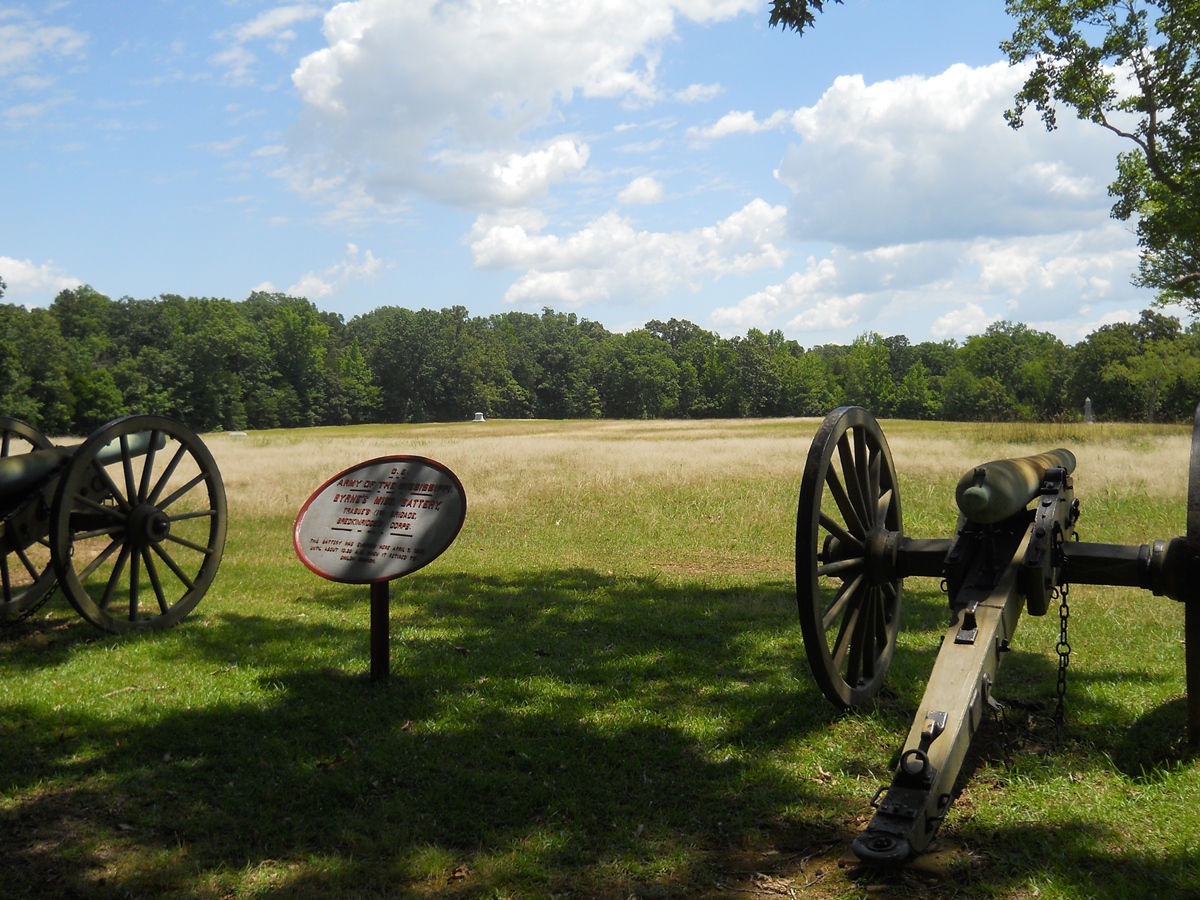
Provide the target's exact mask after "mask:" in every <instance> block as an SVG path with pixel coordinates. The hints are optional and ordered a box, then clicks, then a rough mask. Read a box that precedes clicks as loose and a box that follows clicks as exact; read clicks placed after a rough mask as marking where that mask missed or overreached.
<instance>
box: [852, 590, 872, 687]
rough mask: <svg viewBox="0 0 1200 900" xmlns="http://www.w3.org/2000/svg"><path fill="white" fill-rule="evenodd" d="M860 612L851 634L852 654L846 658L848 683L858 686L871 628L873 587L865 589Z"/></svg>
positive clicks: (860, 603) (861, 676) (862, 672)
mask: <svg viewBox="0 0 1200 900" xmlns="http://www.w3.org/2000/svg"><path fill="white" fill-rule="evenodd" d="M858 608H859V614H858V617H857V619H856V621H855V623H854V631H853V633H852V634H851V635H850V655H849V658H848V659H847V660H846V683H847V684H849V685H850V686H851V687H856V686H857V685H858V684H859V682H860V681H862V679H863V675H864V669H863V655H864V654H863V651H864V649H865V648H864V644H866V642H867V635H868V634H869V633H870V630H871V627H870V626H871V622H870V619H871V589H870V587H868V588H867V589H866V590H865V591H863V597H862V600H861V601H860V602H859V605H858Z"/></svg>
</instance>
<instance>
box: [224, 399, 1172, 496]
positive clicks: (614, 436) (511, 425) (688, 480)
mask: <svg viewBox="0 0 1200 900" xmlns="http://www.w3.org/2000/svg"><path fill="white" fill-rule="evenodd" d="M819 424H820V423H819V421H818V420H816V419H770V420H704V421H655V422H624V421H623V422H590V421H571V422H544V421H531V422H530V421H492V422H487V423H483V424H476V423H465V424H450V425H417V426H413V425H409V426H403V425H392V426H384V425H381V426H369V427H358V428H343V429H336V428H327V429H310V430H300V431H280V432H270V431H268V432H255V433H252V434H251V435H249V436H247V437H230V436H229V435H222V434H218V435H210V436H208V438H207V441H208V446H209V449H210V450H211V451H212V452H213V454H214V456H215V457H216V460H217V464H218V465H219V467H220V469H221V473H222V476H223V477H224V480H225V488H226V492H227V494H228V496H229V503H230V509H231V511H232V513H233V514H236V515H240V516H247V517H252V518H257V517H267V518H275V517H279V516H284V517H288V516H294V515H295V514H296V512H297V510H298V509H299V507H300V505H301V504H302V503H303V502H304V500H305V499H307V497H308V496H309V495H310V494H311V493H312V492H313V491H314V490H315V489H316V488H317V487H318V486H319V485H321V484H322V483H323V482H324V481H325V480H326V479H328V478H330V477H331V476H332V475H334V474H335V473H336V472H338V471H340V470H342V469H344V468H347V467H349V466H351V465H353V464H355V463H357V462H361V461H362V460H366V459H371V458H374V457H377V456H387V455H394V454H415V455H420V456H429V457H432V458H434V459H436V460H438V461H439V462H442V463H444V464H446V465H448V466H450V468H451V469H453V470H454V471H455V473H456V474H457V475H458V476H459V478H460V479H461V480H462V481H463V484H464V486H465V487H466V490H467V496H468V501H469V503H470V504H471V508H472V510H473V511H483V510H489V511H492V510H495V511H501V510H505V509H511V508H514V507H517V506H520V505H521V504H522V503H523V502H525V501H526V500H528V499H529V498H531V497H550V496H563V495H564V493H565V494H566V495H568V496H571V495H579V494H587V493H591V492H593V491H602V492H603V491H622V490H627V489H628V488H629V486H630V485H633V484H635V483H636V484H638V485H640V486H642V488H644V486H645V485H648V484H652V485H655V486H656V487H658V488H669V487H672V486H678V487H686V488H689V489H693V490H695V489H701V490H703V488H704V487H705V486H711V487H712V489H713V490H714V491H716V492H719V491H720V486H721V483H722V479H723V478H724V477H725V476H726V475H727V474H728V473H730V472H738V473H739V475H740V474H741V473H744V472H746V471H747V470H753V471H754V472H755V480H757V481H763V482H767V483H772V484H777V485H787V486H788V487H789V490H791V489H792V488H794V487H798V485H799V480H800V477H801V474H802V472H803V468H804V460H805V457H806V454H807V452H808V447H809V443H810V441H811V439H812V435H813V434H814V432H815V431H816V429H817V426H818V425H819ZM882 427H883V430H884V434H885V435H886V437H887V438H888V442H889V444H890V446H891V449H892V455H893V458H894V460H895V465H896V469H897V472H898V473H899V474H900V476H901V478H902V479H903V480H904V481H911V482H913V483H914V484H917V483H919V484H921V485H929V486H930V488H929V490H930V491H931V492H933V491H936V490H940V489H942V488H943V487H944V486H945V485H946V484H953V483H955V482H957V480H958V478H959V477H960V476H961V475H962V473H963V472H965V471H966V470H967V469H969V468H970V467H972V466H974V465H977V464H978V463H981V462H986V461H987V460H991V459H997V458H1001V457H1006V456H1023V455H1027V454H1031V453H1038V452H1041V451H1043V450H1047V449H1051V448H1052V447H1056V446H1068V447H1070V449H1072V451H1073V452H1074V453H1075V455H1076V458H1077V459H1078V466H1077V468H1076V473H1075V484H1076V493H1077V495H1079V496H1085V497H1086V496H1088V495H1089V494H1097V493H1100V492H1105V491H1109V490H1114V489H1119V490H1121V491H1122V492H1124V493H1130V492H1132V493H1136V494H1139V495H1145V496H1147V497H1151V498H1171V499H1177V498H1180V497H1182V496H1184V495H1185V494H1186V491H1187V465H1188V453H1189V447H1190V434H1189V433H1188V430H1187V429H1185V428H1182V427H1181V428H1178V429H1176V430H1175V433H1173V434H1172V433H1167V434H1162V433H1150V434H1147V433H1146V432H1145V431H1144V430H1139V429H1137V428H1136V427H1128V426H1125V427H1117V426H1097V427H1098V428H1101V429H1103V430H1104V431H1105V433H1104V434H1103V435H1099V433H1098V432H1097V433H1096V434H1097V435H1098V437H1099V438H1100V439H1099V440H1089V441H1087V442H1084V443H1078V442H1072V441H1069V440H1064V439H1065V438H1069V437H1071V435H1066V434H1060V433H1056V431H1061V428H1059V427H1058V426H1044V427H1043V428H1042V429H1041V430H1042V431H1043V432H1045V434H1044V437H1043V438H1042V439H1041V440H1038V439H1037V437H1036V435H1037V428H1036V426H1023V427H1022V431H1023V432H1025V433H1030V432H1033V433H1034V434H1035V438H1034V439H1033V440H1023V441H1016V440H1011V439H1006V438H1007V436H1006V435H1005V434H1004V433H1003V432H999V431H997V432H994V433H989V431H988V430H987V428H985V427H982V426H970V425H960V424H956V423H936V422H933V423H912V422H895V423H893V422H884V423H883V425H882ZM993 435H994V438H995V439H991V438H992V436H993ZM642 488H638V489H639V490H640V489H642ZM947 502H951V501H949V500H948V501H947Z"/></svg>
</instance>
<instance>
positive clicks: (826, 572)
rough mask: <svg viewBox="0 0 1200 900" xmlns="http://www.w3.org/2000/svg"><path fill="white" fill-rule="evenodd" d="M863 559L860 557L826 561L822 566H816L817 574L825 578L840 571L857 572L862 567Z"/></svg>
mask: <svg viewBox="0 0 1200 900" xmlns="http://www.w3.org/2000/svg"><path fill="white" fill-rule="evenodd" d="M863 562H864V560H863V559H862V558H861V557H858V558H854V559H839V560H838V561H837V562H831V563H826V564H825V565H823V566H817V576H818V577H821V576H824V577H826V578H829V577H832V576H834V575H841V574H842V573H848V572H857V571H859V570H861V569H862V567H863Z"/></svg>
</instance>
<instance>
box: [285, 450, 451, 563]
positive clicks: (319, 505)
mask: <svg viewBox="0 0 1200 900" xmlns="http://www.w3.org/2000/svg"><path fill="white" fill-rule="evenodd" d="M466 515H467V495H466V493H465V492H464V491H463V486H462V483H461V482H460V481H459V480H458V478H457V477H455V475H454V473H453V472H451V471H450V470H449V469H447V468H446V467H445V466H443V465H442V464H441V463H439V462H434V461H433V460H432V459H426V458H424V457H421V456H385V457H381V458H380V459H372V460H368V461H367V462H363V463H359V464H358V465H357V466H353V467H351V468H349V469H347V470H346V471H345V472H341V473H339V474H337V475H334V476H333V478H331V479H329V481H327V482H325V484H323V485H322V486H321V487H320V488H318V489H317V491H316V493H314V494H313V495H312V496H311V497H309V498H308V502H307V503H305V504H304V506H303V507H301V509H300V514H299V515H298V516H297V517H296V526H295V529H294V530H293V532H292V542H293V544H294V546H295V548H296V555H297V556H299V557H300V560H301V562H303V563H304V564H305V565H306V566H308V567H309V568H310V569H312V570H313V571H314V572H316V573H317V574H318V575H320V576H322V577H324V578H329V579H331V580H333V581H341V582H345V583H347V584H369V583H371V582H374V581H390V580H391V579H393V578H399V577H400V576H401V575H407V574H408V573H409V572H413V571H416V570H417V569H419V568H421V567H422V566H424V565H426V564H427V563H430V562H432V561H433V560H434V559H436V558H437V557H438V556H439V555H440V554H441V553H442V551H443V550H445V549H446V548H447V547H449V546H450V544H451V543H452V542H453V541H454V539H455V538H456V537H457V536H458V532H459V529H461V528H462V524H463V519H464V518H466Z"/></svg>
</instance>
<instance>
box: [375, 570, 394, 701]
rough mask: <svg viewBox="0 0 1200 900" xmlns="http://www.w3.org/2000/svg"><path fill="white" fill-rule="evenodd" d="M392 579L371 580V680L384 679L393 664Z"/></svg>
mask: <svg viewBox="0 0 1200 900" xmlns="http://www.w3.org/2000/svg"><path fill="white" fill-rule="evenodd" d="M390 585H391V582H390V581H373V582H371V680H372V681H383V680H384V679H385V678H387V677H388V669H389V667H390V665H391V655H392V653H391V648H390V647H389V645H388V602H389V600H390V592H391V588H390Z"/></svg>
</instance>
